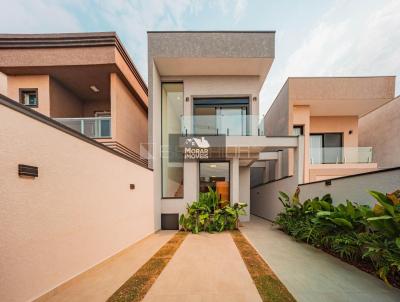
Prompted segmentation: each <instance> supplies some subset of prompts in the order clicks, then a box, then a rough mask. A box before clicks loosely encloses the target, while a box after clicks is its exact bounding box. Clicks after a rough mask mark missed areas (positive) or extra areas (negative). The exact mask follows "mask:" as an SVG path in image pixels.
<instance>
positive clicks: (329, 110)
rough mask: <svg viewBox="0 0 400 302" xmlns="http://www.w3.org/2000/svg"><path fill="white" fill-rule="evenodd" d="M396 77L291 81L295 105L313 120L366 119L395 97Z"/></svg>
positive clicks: (292, 101)
mask: <svg viewBox="0 0 400 302" xmlns="http://www.w3.org/2000/svg"><path fill="white" fill-rule="evenodd" d="M394 87H395V77H394V76H382V77H318V78H289V96H290V101H291V103H292V105H295V106H309V108H310V115H311V116H362V115H365V114H367V113H368V112H371V111H373V110H375V109H376V108H378V107H380V106H382V105H383V104H385V103H387V102H389V101H390V100H392V99H393V97H394Z"/></svg>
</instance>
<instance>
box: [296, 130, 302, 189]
mask: <svg viewBox="0 0 400 302" xmlns="http://www.w3.org/2000/svg"><path fill="white" fill-rule="evenodd" d="M294 176H295V177H296V179H297V183H298V184H302V183H304V136H303V135H299V136H298V139H297V148H296V149H294Z"/></svg>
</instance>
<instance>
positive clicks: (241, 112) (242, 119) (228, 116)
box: [217, 107, 246, 135]
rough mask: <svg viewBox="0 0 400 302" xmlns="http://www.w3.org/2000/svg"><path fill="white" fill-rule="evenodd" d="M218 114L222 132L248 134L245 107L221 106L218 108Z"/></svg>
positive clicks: (226, 133)
mask: <svg viewBox="0 0 400 302" xmlns="http://www.w3.org/2000/svg"><path fill="white" fill-rule="evenodd" d="M217 116H218V117H217V123H218V124H219V127H218V128H219V129H221V134H225V135H246V108H245V107H219V108H217Z"/></svg>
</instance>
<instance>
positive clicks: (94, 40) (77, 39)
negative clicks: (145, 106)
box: [0, 31, 148, 94]
mask: <svg viewBox="0 0 400 302" xmlns="http://www.w3.org/2000/svg"><path fill="white" fill-rule="evenodd" d="M99 46H115V47H116V48H117V49H118V51H119V52H120V54H121V56H122V57H123V59H124V60H125V62H126V64H127V65H128V66H129V69H130V70H131V72H132V73H133V75H134V76H135V78H136V80H137V81H138V83H139V84H140V86H141V87H142V88H143V90H144V91H145V92H146V94H147V93H148V88H147V85H146V83H145V81H144V80H143V78H142V76H141V75H140V73H139V71H138V70H137V68H136V66H135V64H134V63H133V60H132V59H131V57H130V56H129V54H128V52H127V51H126V49H125V47H124V46H123V44H122V42H121V40H120V39H119V37H118V35H117V33H116V32H114V31H110V32H85V33H49V34H47V33H46V34H0V49H29V48H60V47H99Z"/></svg>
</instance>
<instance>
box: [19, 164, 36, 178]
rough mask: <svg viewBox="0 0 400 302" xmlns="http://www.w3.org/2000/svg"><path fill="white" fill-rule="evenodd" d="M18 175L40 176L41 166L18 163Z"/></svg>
mask: <svg viewBox="0 0 400 302" xmlns="http://www.w3.org/2000/svg"><path fill="white" fill-rule="evenodd" d="M18 175H19V176H30V177H38V176H39V168H38V167H34V166H28V165H18Z"/></svg>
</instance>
